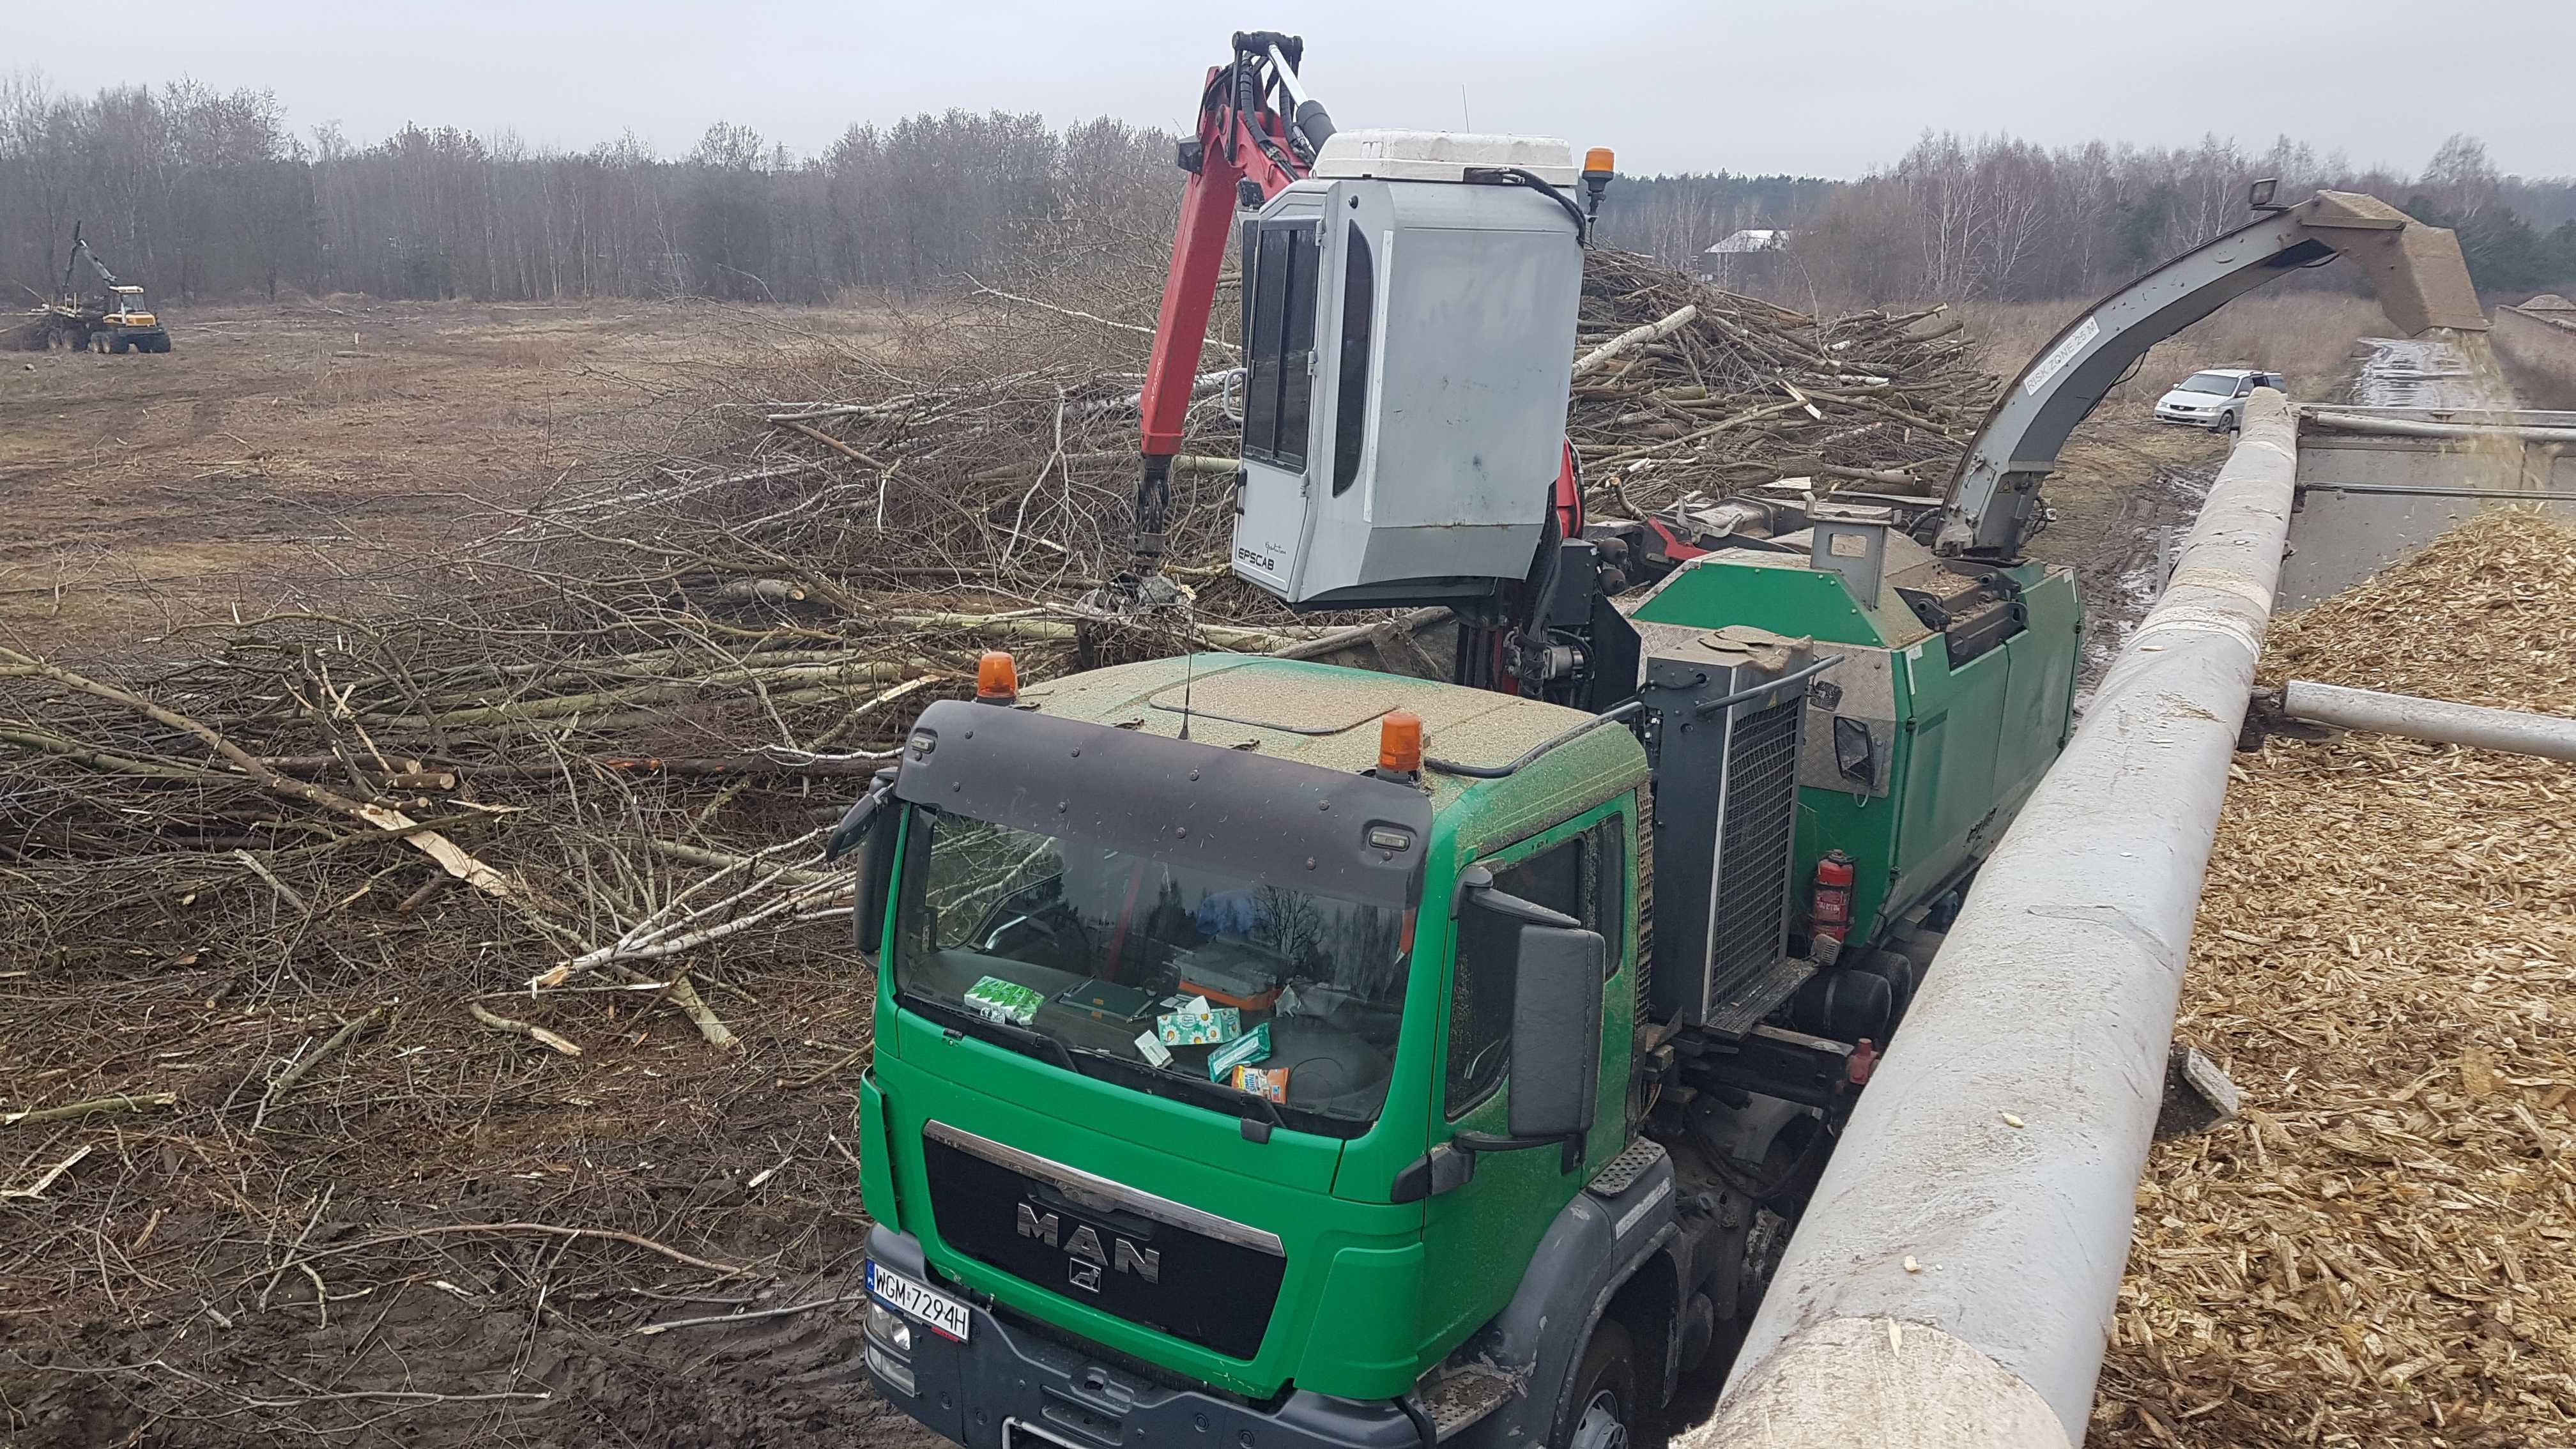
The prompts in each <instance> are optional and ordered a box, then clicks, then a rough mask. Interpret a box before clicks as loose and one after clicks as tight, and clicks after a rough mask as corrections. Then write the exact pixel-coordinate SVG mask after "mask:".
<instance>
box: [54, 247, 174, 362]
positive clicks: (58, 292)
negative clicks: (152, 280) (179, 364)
mask: <svg viewBox="0 0 2576 1449" xmlns="http://www.w3.org/2000/svg"><path fill="white" fill-rule="evenodd" d="M84 266H86V269H87V272H88V274H89V275H88V277H87V278H84V277H83V275H82V272H83V268H84ZM42 320H43V322H44V325H45V326H46V327H47V328H49V329H50V330H51V332H52V338H51V339H50V340H51V341H52V342H53V343H54V344H55V345H57V346H62V347H68V348H72V349H74V350H78V349H81V348H88V349H90V350H92V351H96V352H112V353H118V354H122V353H125V352H127V351H136V352H167V351H169V350H170V329H169V328H167V327H165V326H163V325H162V324H161V319H160V318H159V317H157V316H155V315H154V314H153V312H152V310H151V308H150V307H149V306H148V305H147V304H146V303H145V302H144V300H143V289H142V288H141V287H138V286H135V285H133V284H132V283H129V282H120V281H118V280H117V277H116V273H114V272H112V271H109V270H108V268H107V263H105V262H103V261H100V260H99V259H98V253H97V252H96V251H93V250H91V248H90V244H89V242H88V241H87V240H85V239H83V237H82V236H81V229H80V224H79V223H78V222H75V223H73V224H72V251H71V256H70V257H69V258H67V259H66V260H65V261H64V263H63V280H62V283H61V285H60V286H58V287H57V288H56V289H55V291H54V295H53V298H52V300H51V301H50V302H48V303H47V304H46V306H45V314H44V317H43V319H42Z"/></svg>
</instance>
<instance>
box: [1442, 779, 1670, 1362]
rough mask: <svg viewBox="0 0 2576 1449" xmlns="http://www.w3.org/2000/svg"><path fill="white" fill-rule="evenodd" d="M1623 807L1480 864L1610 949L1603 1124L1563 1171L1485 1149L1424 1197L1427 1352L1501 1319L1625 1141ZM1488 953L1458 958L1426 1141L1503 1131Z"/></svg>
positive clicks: (1502, 1008) (1546, 1150)
mask: <svg viewBox="0 0 2576 1449" xmlns="http://www.w3.org/2000/svg"><path fill="white" fill-rule="evenodd" d="M1631 798H1632V797H1629V796H1624V795H1623V796H1621V797H1619V798H1618V799H1617V800H1615V801H1613V802H1611V803H1609V804H1607V805H1603V806H1601V807H1598V808H1596V809H1593V810H1590V811H1587V812H1585V813H1584V814H1582V815H1579V816H1576V817H1575V818H1574V819H1572V820H1569V821H1567V822H1565V823H1564V824H1562V825H1557V826H1553V827H1550V828H1549V829H1547V830H1544V831H1541V832H1539V833H1538V834H1535V835H1532V836H1529V837H1527V838H1525V839H1523V840H1520V841H1517V842H1515V843H1513V844H1511V845H1507V846H1504V847H1502V848H1501V849H1499V850H1495V851H1490V852H1487V853H1485V854H1483V855H1481V856H1479V857H1478V858H1477V860H1476V862H1475V863H1476V864H1479V865H1482V866H1484V867H1485V868H1486V869H1488V870H1491V871H1492V872H1493V873H1494V885H1495V887H1496V888H1497V889H1499V890H1504V891H1508V892H1510V893H1511V894H1513V895H1516V896H1520V897H1522V898H1523V899H1525V900H1530V901H1535V902H1537V903H1538V904H1540V905H1543V906H1546V907H1547V908H1548V909H1550V910H1554V911H1560V912H1563V913H1564V914H1566V915H1569V916H1572V917H1574V918H1576V919H1577V920H1580V921H1582V922H1583V924H1584V925H1585V926H1586V927H1587V928H1589V929H1591V930H1595V931H1599V932H1601V933H1602V935H1603V937H1604V938H1605V939H1606V940H1607V941H1608V942H1609V947H1610V957H1609V959H1610V963H1611V965H1610V978H1609V980H1608V981H1606V982H1605V983H1604V985H1603V991H1604V993H1605V995H1604V998H1603V1001H1602V1012H1601V1019H1602V1033H1603V1043H1602V1062H1601V1070H1602V1077H1603V1080H1602V1084H1601V1093H1600V1101H1601V1114H1600V1116H1599V1117H1597V1118H1596V1119H1595V1120H1596V1123H1598V1122H1604V1121H1606V1122H1607V1123H1608V1124H1609V1125H1608V1129H1607V1130H1604V1129H1602V1128H1601V1127H1599V1126H1596V1127H1595V1130H1594V1131H1593V1133H1592V1136H1591V1139H1590V1140H1589V1141H1587V1142H1586V1143H1585V1144H1584V1152H1583V1159H1582V1161H1581V1162H1580V1163H1579V1164H1578V1165H1577V1166H1576V1168H1575V1170H1574V1171H1572V1172H1567V1171H1565V1170H1564V1167H1565V1164H1564V1159H1563V1154H1562V1152H1561V1151H1560V1150H1559V1149H1557V1148H1553V1147H1543V1148H1525V1149H1522V1150H1519V1151H1512V1152H1484V1153H1479V1154H1478V1155H1477V1159H1476V1175H1475V1177H1474V1178H1473V1179H1472V1180H1471V1181H1469V1182H1468V1183H1466V1184H1465V1185H1464V1186H1461V1187H1458V1188H1455V1189H1453V1190H1451V1191H1449V1192H1445V1193H1442V1194H1439V1195H1438V1196H1436V1197H1434V1198H1432V1199H1431V1202H1430V1215H1429V1218H1428V1221H1427V1230H1426V1234H1425V1244H1424V1247H1425V1258H1424V1272H1423V1275H1422V1281H1423V1284H1424V1296H1423V1303H1422V1333H1423V1340H1424V1342H1425V1343H1426V1344H1440V1345H1445V1344H1448V1343H1453V1342H1455V1341H1456V1340H1457V1339H1458V1338H1460V1337H1463V1336H1464V1335H1465V1334H1466V1333H1467V1332H1468V1331H1469V1330H1471V1329H1473V1328H1474V1327H1475V1326H1476V1325H1478V1324H1480V1323H1482V1322H1484V1321H1485V1320H1486V1319H1487V1318H1490V1317H1492V1316H1493V1315H1494V1314H1495V1313H1497V1312H1499V1311H1501V1309H1502V1307H1503V1305H1504V1304H1505V1303H1507V1302H1509V1301H1510V1299H1511V1296H1512V1291H1513V1289H1514V1288H1516V1287H1517V1286H1519V1283H1520V1280H1521V1273H1522V1270H1523V1269H1525V1268H1526V1267H1527V1266H1528V1264H1529V1257H1530V1254H1531V1253H1532V1252H1533V1251H1534V1250H1536V1248H1537V1247H1538V1241H1539V1239H1540V1237H1541V1236H1543V1235H1544V1234H1545V1233H1546V1232H1547V1228H1548V1225H1549V1224H1550V1223H1551V1222H1553V1221H1554V1220H1555V1218H1556V1214H1557V1210H1558V1209H1560V1208H1562V1207H1563V1206H1565V1204H1566V1202H1567V1201H1568V1200H1569V1199H1571V1198H1572V1197H1573V1196H1574V1194H1575V1193H1576V1192H1578V1191H1580V1190H1581V1189H1582V1186H1583V1184H1584V1182H1585V1181H1586V1180H1588V1178H1589V1177H1590V1175H1591V1171H1592V1169H1594V1168H1595V1167H1597V1166H1598V1165H1599V1164H1601V1163H1604V1162H1607V1161H1609V1160H1610V1159H1611V1158H1612V1157H1614V1156H1616V1155H1617V1154H1618V1152H1619V1149H1620V1148H1621V1146H1623V1145H1624V1144H1622V1143H1621V1142H1619V1141H1617V1140H1616V1139H1617V1138H1618V1136H1619V1130H1618V1129H1619V1127H1620V1125H1621V1123H1622V1122H1624V1120H1625V1115H1624V1114H1625V1111H1626V1094H1627V1081H1628V1068H1629V1059H1630V1056H1631V1051H1632V1046H1633V1041H1632V1035H1633V1023H1634V1018H1635V1011H1634V1007H1633V1001H1634V993H1635V982H1636V972H1635V968H1634V955H1635V950H1636V939H1635V932H1634V931H1633V930H1632V929H1631V926H1632V924H1633V923H1632V921H1631V920H1630V917H1631V915H1632V914H1633V913H1632V912H1631V911H1630V908H1629V905H1628V882H1627V861H1628V840H1629V829H1630V824H1629V820H1630V817H1629V813H1628V811H1627V809H1626V806H1627V802H1628V801H1629V800H1630V799H1631ZM1484 954H1485V953H1480V952H1478V951H1477V950H1476V943H1475V942H1473V941H1471V940H1470V941H1462V942H1461V943H1459V945H1457V946H1456V947H1455V948H1453V957H1452V960H1451V962H1450V978H1449V980H1450V987H1449V1000H1448V1020H1447V1022H1446V1023H1445V1027H1446V1030H1445V1036H1444V1050H1443V1054H1442V1066H1441V1070H1440V1071H1439V1072H1438V1073H1437V1074H1436V1075H1435V1077H1434V1078H1433V1082H1432V1089H1433V1091H1434V1092H1435V1093H1436V1094H1437V1097H1436V1099H1435V1100H1434V1102H1433V1103H1432V1109H1433V1112H1434V1114H1435V1115H1434V1117H1433V1122H1434V1126H1433V1129H1432V1133H1433V1140H1434V1141H1435V1142H1438V1141H1443V1140H1446V1138H1447V1137H1448V1136H1449V1135H1450V1134H1452V1133H1455V1132H1461V1131H1465V1132H1485V1133H1492V1134H1496V1135H1501V1134H1503V1133H1504V1132H1505V1131H1506V1130H1507V1115H1508V1112H1509V1110H1510V1094H1511V1030H1512V993H1513V989H1514V983H1513V982H1512V981H1510V980H1508V979H1505V978H1506V977H1507V976H1508V972H1498V971H1496V970H1495V969H1494V963H1493V962H1492V961H1491V959H1490V958H1489V957H1487V958H1485V959H1479V958H1480V957H1481V956H1484Z"/></svg>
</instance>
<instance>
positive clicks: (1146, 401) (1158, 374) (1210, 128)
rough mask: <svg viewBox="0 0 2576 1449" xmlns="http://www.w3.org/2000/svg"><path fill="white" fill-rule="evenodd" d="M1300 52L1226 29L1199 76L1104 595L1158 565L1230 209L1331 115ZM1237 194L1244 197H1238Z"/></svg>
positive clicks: (1309, 142)
mask: <svg viewBox="0 0 2576 1449" xmlns="http://www.w3.org/2000/svg"><path fill="white" fill-rule="evenodd" d="M1304 50H1305V46H1304V43H1303V42H1302V41H1300V40H1298V39H1297V38H1296V37H1295V36H1291V35H1277V34H1273V33H1271V32H1268V31H1258V32H1253V33H1250V34H1240V33H1239V34H1237V35H1236V36H1235V37H1234V56H1233V59H1231V60H1229V61H1228V62H1227V63H1226V64H1224V65H1221V66H1216V67H1214V68H1212V69H1211V70H1209V71H1208V75H1207V85H1206V87H1205V88H1204V89H1203V90H1201V91H1200V93H1199V130H1198V135H1197V136H1196V137H1195V138H1193V139H1191V140H1189V141H1186V142H1183V143H1182V145H1181V154H1180V162H1181V168H1182V169H1183V170H1185V171H1187V172H1189V173H1190V180H1189V186H1188V188H1187V189H1186V190H1185V191H1184V192H1183V193H1182V197H1181V220H1180V226H1179V227H1178V228H1177V229H1176V230H1175V231H1174V232H1173V234H1172V262H1171V267H1170V269H1169V270H1168V271H1167V272H1166V273H1165V274H1164V277H1163V306H1162V311H1161V312H1160V314H1159V315H1158V316H1157V317H1156V318H1155V322H1154V352H1153V360H1152V361H1151V362H1149V363H1148V364H1147V365H1146V369H1145V389H1144V396H1143V398H1142V400H1141V402H1142V406H1141V411H1142V413H1143V415H1144V423H1143V436H1142V438H1141V440H1140V446H1139V451H1140V452H1142V453H1143V455H1144V471H1143V475H1142V476H1141V477H1140V478H1138V480H1137V483H1136V530H1135V536H1134V539H1133V541H1132V545H1131V546H1132V550H1133V557H1132V558H1131V559H1130V561H1129V564H1128V568H1127V572H1126V573H1124V574H1122V575H1120V577H1119V579H1118V581H1117V584H1116V586H1115V589H1114V592H1115V593H1116V594H1117V595H1120V596H1123V597H1125V598H1127V599H1130V600H1132V599H1134V598H1135V597H1136V596H1137V594H1138V591H1139V590H1140V588H1141V587H1142V584H1143V581H1144V580H1145V579H1147V578H1149V577H1151V576H1153V575H1154V574H1155V573H1156V572H1157V571H1158V570H1159V569H1160V568H1161V566H1162V559H1163V548H1164V535H1165V531H1166V530H1167V528H1168V527H1169V525H1170V520H1171V509H1172V483H1171V475H1172V455H1173V454H1175V453H1177V452H1179V451H1180V449H1181V434H1182V432H1183V430H1184V428H1185V427H1186V426H1187V424H1188V420H1189V410H1190V398H1191V395H1192V393H1193V391H1194V390H1195V389H1196V386H1197V383H1198V370H1199V354H1200V353H1201V352H1202V351H1203V350H1204V348H1205V345H1206V341H1207V324H1208V310H1209V308H1210V307H1211V306H1212V305H1214V303H1215V301H1216V279H1217V274H1218V273H1219V272H1220V271H1222V270H1223V269H1224V266H1225V251H1226V246H1227V244H1228V242H1229V241H1230V240H1231V239H1232V237H1233V235H1234V217H1235V212H1236V210H1237V208H1239V207H1242V206H1244V205H1246V204H1247V203H1249V204H1252V205H1258V204H1259V202H1261V201H1266V200H1268V199H1269V198H1271V197H1273V196H1276V195H1278V194H1279V193H1280V192H1281V191H1284V190H1286V189H1287V188H1288V187H1289V186H1290V185H1292V184H1294V183H1295V182H1297V181H1298V180H1300V179H1302V178H1303V177H1304V176H1305V174H1306V170H1307V167H1308V166H1310V165H1311V164H1312V163H1313V161H1314V156H1315V150H1316V148H1317V147H1319V146H1321V145H1322V144H1323V141H1324V138H1325V137H1327V136H1329V135H1331V134H1332V120H1331V118H1330V117H1329V116H1327V115H1326V114H1325V113H1324V109H1323V107H1321V106H1319V105H1317V104H1316V103H1315V102H1314V101H1312V100H1309V99H1307V98H1306V97H1305V95H1304V93H1303V92H1302V91H1301V90H1300V89H1299V88H1298V86H1297V83H1296V70H1295V67H1296V65H1297V63H1298V61H1299V59H1300V58H1301V57H1302V55H1303V53H1304ZM1283 106H1284V107H1285V109H1283ZM1247 191H1249V192H1252V193H1256V195H1253V196H1247V195H1245V193H1246V192H1247Z"/></svg>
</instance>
